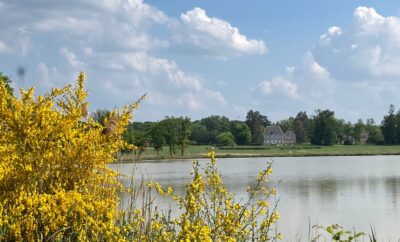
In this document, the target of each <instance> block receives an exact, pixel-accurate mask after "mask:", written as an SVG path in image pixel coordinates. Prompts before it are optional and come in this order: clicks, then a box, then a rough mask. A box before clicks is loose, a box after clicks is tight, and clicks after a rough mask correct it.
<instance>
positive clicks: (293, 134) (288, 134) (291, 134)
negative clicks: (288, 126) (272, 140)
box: [285, 130, 296, 137]
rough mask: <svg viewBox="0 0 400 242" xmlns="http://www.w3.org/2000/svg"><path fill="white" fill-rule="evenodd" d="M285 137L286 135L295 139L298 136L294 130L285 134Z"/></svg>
mask: <svg viewBox="0 0 400 242" xmlns="http://www.w3.org/2000/svg"><path fill="white" fill-rule="evenodd" d="M285 135H286V136H292V137H295V136H296V134H295V133H294V132H293V131H292V130H287V131H286V133H285Z"/></svg>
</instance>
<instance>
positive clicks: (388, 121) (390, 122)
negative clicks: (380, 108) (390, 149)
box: [381, 104, 396, 144]
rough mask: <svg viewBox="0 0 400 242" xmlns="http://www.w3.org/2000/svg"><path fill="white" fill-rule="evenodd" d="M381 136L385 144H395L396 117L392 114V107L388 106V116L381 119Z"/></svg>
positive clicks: (391, 105)
mask: <svg viewBox="0 0 400 242" xmlns="http://www.w3.org/2000/svg"><path fill="white" fill-rule="evenodd" d="M381 129H382V134H383V138H384V140H385V144H395V143H396V116H395V114H394V105H393V104H390V107H389V113H388V115H386V116H384V117H383V121H382V128H381Z"/></svg>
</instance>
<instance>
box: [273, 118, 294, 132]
mask: <svg viewBox="0 0 400 242" xmlns="http://www.w3.org/2000/svg"><path fill="white" fill-rule="evenodd" d="M294 120H295V118H293V117H289V118H288V119H284V120H281V121H279V122H277V123H276V125H278V126H280V127H281V128H282V131H283V132H286V131H288V130H292V131H293V129H294Z"/></svg>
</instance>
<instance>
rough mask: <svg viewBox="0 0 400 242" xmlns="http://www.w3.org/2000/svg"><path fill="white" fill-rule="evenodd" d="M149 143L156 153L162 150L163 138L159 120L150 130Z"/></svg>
mask: <svg viewBox="0 0 400 242" xmlns="http://www.w3.org/2000/svg"><path fill="white" fill-rule="evenodd" d="M150 137H151V144H152V146H153V147H154V150H155V151H156V152H157V155H159V154H160V151H162V148H163V146H164V145H165V138H164V136H163V130H162V125H161V124H160V122H158V123H157V124H155V125H154V127H153V128H152V129H151V131H150Z"/></svg>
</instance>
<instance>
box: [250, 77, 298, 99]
mask: <svg viewBox="0 0 400 242" xmlns="http://www.w3.org/2000/svg"><path fill="white" fill-rule="evenodd" d="M253 92H256V93H260V94H261V95H263V96H270V95H273V94H278V95H281V94H282V93H283V94H286V95H287V96H289V97H291V98H298V97H299V96H298V94H297V86H296V85H295V84H294V83H292V82H291V81H289V80H287V79H285V78H284V77H281V76H278V77H274V78H272V80H271V81H262V82H260V83H259V84H258V85H257V87H255V88H253Z"/></svg>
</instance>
